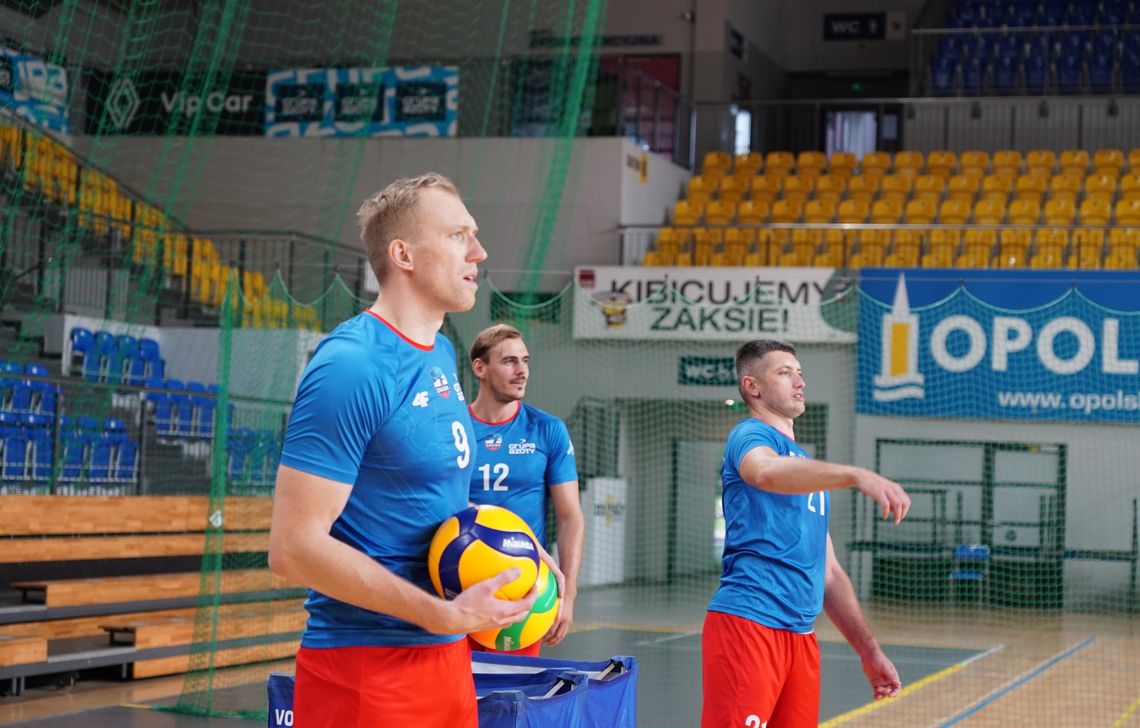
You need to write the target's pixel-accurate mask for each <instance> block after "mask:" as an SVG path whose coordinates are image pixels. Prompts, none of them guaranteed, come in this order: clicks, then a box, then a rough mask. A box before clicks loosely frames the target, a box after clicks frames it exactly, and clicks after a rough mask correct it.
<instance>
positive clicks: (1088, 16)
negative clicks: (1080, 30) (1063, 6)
mask: <svg viewBox="0 0 1140 728" xmlns="http://www.w3.org/2000/svg"><path fill="white" fill-rule="evenodd" d="M1094 22H1096V8H1095V7H1093V6H1091V5H1086V4H1084V3H1079V2H1078V3H1074V4H1073V5H1072V6H1070V7H1069V17H1068V18H1067V19H1066V20H1065V23H1066V24H1067V25H1092V24H1093V23H1094Z"/></svg>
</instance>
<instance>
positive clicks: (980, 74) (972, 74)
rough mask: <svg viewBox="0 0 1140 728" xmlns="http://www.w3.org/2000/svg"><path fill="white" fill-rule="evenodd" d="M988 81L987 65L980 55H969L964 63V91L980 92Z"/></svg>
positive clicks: (967, 92) (970, 92) (968, 92)
mask: <svg viewBox="0 0 1140 728" xmlns="http://www.w3.org/2000/svg"><path fill="white" fill-rule="evenodd" d="M985 81H986V67H985V66H984V65H983V64H982V59H981V58H979V57H978V56H972V57H967V59H966V62H965V63H963V64H962V92H963V93H966V94H977V93H980V92H981V90H982V87H983V86H984V85H985Z"/></svg>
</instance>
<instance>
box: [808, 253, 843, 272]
mask: <svg viewBox="0 0 1140 728" xmlns="http://www.w3.org/2000/svg"><path fill="white" fill-rule="evenodd" d="M811 265H813V266H815V267H816V268H842V267H843V252H842V251H840V250H835V249H834V248H828V249H827V250H821V251H819V252H818V253H816V254H815V256H814V257H813V258H812V259H811Z"/></svg>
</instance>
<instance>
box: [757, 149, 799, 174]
mask: <svg viewBox="0 0 1140 728" xmlns="http://www.w3.org/2000/svg"><path fill="white" fill-rule="evenodd" d="M795 165H796V158H795V157H794V156H792V153H791V152H779V151H777V152H768V156H767V157H766V158H765V159H764V169H766V170H767V172H768V174H769V175H774V176H777V177H786V176H788V175H789V174H791V173H792V167H794V166H795Z"/></svg>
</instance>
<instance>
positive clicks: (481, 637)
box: [471, 563, 562, 650]
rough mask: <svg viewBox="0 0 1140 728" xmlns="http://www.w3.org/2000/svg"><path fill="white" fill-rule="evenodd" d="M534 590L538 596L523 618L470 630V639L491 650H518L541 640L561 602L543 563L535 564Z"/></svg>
mask: <svg viewBox="0 0 1140 728" xmlns="http://www.w3.org/2000/svg"><path fill="white" fill-rule="evenodd" d="M535 589H537V590H538V597H537V598H536V599H535V600H534V606H533V607H531V608H530V612H529V613H528V614H527V616H526V617H525V618H523V619H520V620H519V621H517V622H515V623H514V624H512V625H509V626H506V627H503V628H501V629H488V630H484V631H483V632H473V633H472V634H471V639H473V640H475V641H476V642H478V643H479V644H481V645H483V646H484V647H487V648H489V649H492V650H522V649H525V648H527V647H530V646H531V645H533V644H534V643H535V642H538V641H539V640H540V639H542V638H543V636H544V635H545V634H546V633H547V632H548V631H549V630H550V625H552V624H554V620H555V619H556V618H557V617H558V607H559V605H560V604H561V601H562V598H561V597H559V596H558V581H557V580H556V579H555V578H554V575H553V574H551V573H550V568H549V567H548V566H547V565H546V564H545V563H543V564H541V565H540V566H539V569H538V581H537V582H536V583H535Z"/></svg>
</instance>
